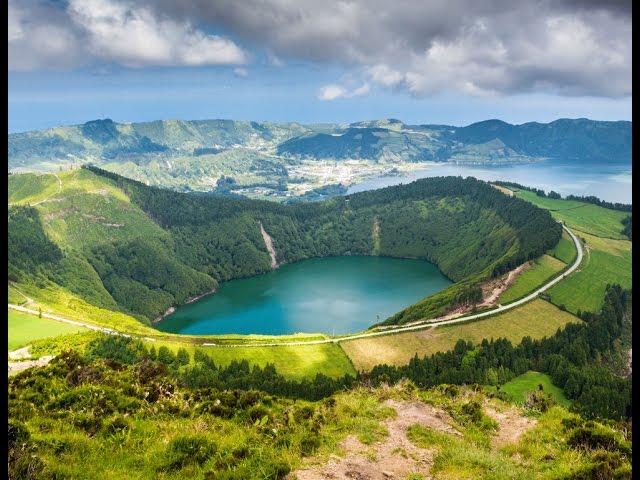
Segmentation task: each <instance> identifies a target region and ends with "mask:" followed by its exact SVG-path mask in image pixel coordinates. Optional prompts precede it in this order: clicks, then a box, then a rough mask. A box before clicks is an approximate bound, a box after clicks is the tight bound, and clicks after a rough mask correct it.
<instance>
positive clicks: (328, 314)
mask: <svg viewBox="0 0 640 480" xmlns="http://www.w3.org/2000/svg"><path fill="white" fill-rule="evenodd" d="M451 283H452V282H451V281H450V280H449V279H447V278H446V277H445V276H444V275H443V274H442V273H441V272H440V271H439V270H438V269H437V267H436V266H435V265H433V264H432V263H430V262H428V261H426V260H417V259H401V258H389V257H367V256H346V257H327V258H313V259H309V260H303V261H301V262H296V263H293V264H286V265H282V266H280V267H279V268H278V269H276V270H273V271H271V272H268V273H265V274H262V275H258V276H255V277H250V278H244V279H237V280H231V281H228V282H224V283H221V284H220V288H219V290H218V291H217V292H216V293H214V294H211V295H207V296H205V297H203V298H201V299H200V300H197V301H195V302H193V303H189V304H186V305H182V306H180V307H178V308H177V309H176V311H175V312H174V313H172V314H171V315H168V316H167V317H165V318H164V319H163V320H162V321H160V322H159V323H158V324H156V327H157V328H158V329H159V330H162V331H165V332H171V333H181V334H191V335H205V334H206V335H216V334H232V333H236V334H251V333H255V334H264V335H285V334H293V333H299V332H307V333H326V334H330V335H332V334H336V335H337V334H344V333H351V332H357V331H360V330H364V329H366V328H367V327H369V326H371V325H373V324H374V323H377V322H380V321H382V320H384V319H385V318H387V317H389V316H391V315H393V314H394V313H396V312H398V311H399V310H401V309H403V308H404V307H408V306H409V305H411V304H413V303H415V302H417V301H418V300H421V299H422V298H424V297H426V296H428V295H431V294H433V293H436V292H438V291H440V290H442V289H444V288H445V287H447V286H449V285H450V284H451Z"/></svg>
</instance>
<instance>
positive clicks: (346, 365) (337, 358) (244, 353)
mask: <svg viewBox="0 0 640 480" xmlns="http://www.w3.org/2000/svg"><path fill="white" fill-rule="evenodd" d="M147 345H155V346H156V348H158V347H159V346H160V345H166V346H167V347H169V348H170V349H171V350H173V351H177V350H178V348H180V347H181V346H183V345H180V344H177V343H173V342H171V343H169V342H154V343H147ZM185 349H186V350H187V351H188V352H189V353H190V354H191V355H192V356H193V353H194V352H195V351H196V349H199V350H201V351H203V352H205V353H206V354H207V355H209V356H210V357H211V358H213V360H214V361H215V362H216V363H217V364H218V365H228V364H229V363H231V362H232V361H233V360H243V359H246V360H247V361H248V362H249V364H250V365H259V366H261V367H263V366H265V365H266V364H267V363H272V364H273V365H275V367H276V370H277V371H278V372H279V373H281V374H282V375H285V376H287V377H290V378H295V379H297V380H300V379H302V378H312V377H314V376H315V375H316V374H317V373H324V374H325V375H327V376H330V377H341V376H343V375H345V374H351V375H355V373H356V372H355V370H354V368H353V365H352V364H351V361H350V360H349V357H347V355H346V354H345V353H344V351H343V350H342V349H341V348H340V347H339V346H338V345H336V344H334V343H323V344H319V345H295V346H279V347H198V346H193V345H191V346H185Z"/></svg>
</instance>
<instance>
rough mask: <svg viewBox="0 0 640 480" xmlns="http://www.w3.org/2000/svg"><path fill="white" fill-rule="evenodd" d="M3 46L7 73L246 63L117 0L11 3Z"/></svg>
mask: <svg viewBox="0 0 640 480" xmlns="http://www.w3.org/2000/svg"><path fill="white" fill-rule="evenodd" d="M8 40H9V69H10V70H34V69H42V68H45V69H48V68H72V67H75V66H78V65H81V64H88V63H91V62H94V61H95V60H102V61H104V62H116V63H119V64H121V65H124V66H127V67H144V66H148V65H157V66H201V65H242V64H245V63H247V62H248V60H249V55H248V54H247V53H246V52H245V51H244V50H243V49H242V48H240V47H239V46H238V45H236V44H235V43H234V42H233V41H232V40H230V39H228V38H224V37H221V36H217V35H210V34H208V33H205V32H204V31H202V30H199V29H197V28H195V27H194V26H193V25H192V24H191V23H190V22H189V21H187V20H182V21H176V20H174V19H171V18H168V17H167V16H166V15H165V16H162V15H159V14H158V13H157V12H155V11H154V10H153V9H152V8H150V7H147V6H141V5H135V4H133V3H127V2H126V1H121V0H69V3H68V4H67V6H66V8H63V7H61V6H60V5H58V4H54V3H48V2H40V1H38V0H19V1H17V0H10V1H9V5H8Z"/></svg>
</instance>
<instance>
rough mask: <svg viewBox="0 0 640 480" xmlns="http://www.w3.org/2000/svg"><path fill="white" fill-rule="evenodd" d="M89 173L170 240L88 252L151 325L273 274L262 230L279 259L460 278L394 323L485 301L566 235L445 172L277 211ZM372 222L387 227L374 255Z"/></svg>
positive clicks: (521, 206) (115, 291)
mask: <svg viewBox="0 0 640 480" xmlns="http://www.w3.org/2000/svg"><path fill="white" fill-rule="evenodd" d="M87 169H88V170H90V171H91V172H94V173H95V174H98V175H100V176H102V177H106V178H108V179H111V180H112V181H114V182H115V184H116V185H117V186H118V187H119V188H121V189H122V190H123V191H124V192H126V194H127V195H128V196H129V198H130V199H131V201H132V202H133V203H134V204H135V205H137V206H138V207H139V208H140V209H142V211H144V212H145V213H146V215H147V216H148V217H149V218H151V219H153V220H154V221H155V222H156V223H157V224H158V225H159V226H160V227H162V228H163V229H164V230H165V231H166V232H168V234H169V235H168V237H167V238H163V239H157V238H148V237H143V236H140V237H138V238H132V239H125V240H121V241H119V242H117V243H113V244H107V245H99V246H96V247H93V248H92V249H91V251H89V252H87V261H88V262H89V263H90V264H91V265H92V267H93V269H94V270H95V272H97V274H98V275H99V277H100V278H101V280H102V283H103V284H104V288H106V290H108V291H109V293H110V295H111V296H112V297H113V299H114V300H115V301H116V302H117V303H118V305H119V306H120V308H121V309H122V310H123V311H126V312H132V313H134V314H136V315H139V316H140V315H141V316H144V317H145V318H148V319H151V318H154V317H156V316H158V315H160V314H162V313H163V312H164V311H165V310H166V309H167V308H168V307H169V306H171V305H176V304H180V303H182V302H184V301H185V300H186V299H187V298H188V297H190V296H193V295H196V294H198V293H202V292H204V291H209V290H211V289H213V288H215V287H216V286H217V284H218V282H221V281H225V280H229V279H233V278H239V277H246V276H251V275H256V274H259V273H264V272H266V271H269V270H270V268H271V266H270V260H269V255H268V252H267V251H266V247H265V246H264V241H263V239H262V236H261V233H260V224H261V223H262V224H263V225H264V228H265V230H266V231H267V232H268V234H269V235H270V236H271V237H272V240H273V244H274V247H275V250H276V255H277V260H278V263H290V262H295V261H299V260H302V259H305V258H311V257H324V256H333V255H371V254H377V255H385V256H394V257H411V258H424V259H427V260H429V261H431V262H433V263H435V264H436V265H437V266H438V267H439V269H440V270H441V271H442V272H443V273H444V274H445V275H446V276H448V277H449V278H451V279H452V280H454V281H457V282H460V283H459V284H454V285H452V286H451V287H449V288H448V289H447V290H445V291H444V292H440V294H439V296H438V297H436V298H435V299H434V300H433V301H431V300H427V301H426V302H424V301H423V302H421V303H420V304H419V306H417V307H416V308H414V309H410V310H407V311H406V312H404V313H401V314H399V315H397V316H395V317H393V320H392V321H393V322H394V323H404V322H407V321H410V320H411V319H413V318H415V317H416V316H424V315H431V314H440V313H443V312H444V311H445V310H446V309H448V308H453V307H455V305H456V304H457V303H463V302H473V301H477V300H479V297H478V295H479V291H480V289H479V286H478V284H479V282H480V281H481V280H483V279H485V278H486V277H489V276H492V275H493V276H495V275H500V274H502V273H504V272H506V271H507V270H509V269H511V268H513V267H515V266H517V265H519V264H521V263H522V262H524V261H526V260H529V259H532V258H535V257H537V256H539V255H541V254H542V253H543V252H544V251H546V250H548V249H549V248H551V247H552V246H553V245H555V244H556V243H557V241H558V239H559V238H560V234H561V227H560V225H559V224H558V223H556V222H555V221H554V220H553V219H552V218H551V216H550V215H549V213H548V212H546V211H544V210H542V209H538V208H537V207H535V206H533V205H531V204H529V203H528V202H525V201H523V200H519V199H514V198H509V197H507V196H505V195H503V194H502V193H500V192H498V191H497V190H495V189H494V188H492V187H490V186H489V185H487V184H486V183H485V182H481V181H479V180H476V179H474V178H467V179H462V178H459V177H438V178H431V179H424V180H419V181H417V182H414V183H411V184H409V185H400V186H395V187H388V188H384V189H380V190H376V191H370V192H361V193H357V194H353V195H348V196H345V197H339V198H334V199H331V200H327V201H324V202H309V203H297V204H294V205H281V204H276V203H273V202H267V201H257V200H248V199H243V198H229V197H225V196H216V195H192V194H184V193H179V192H175V191H171V190H165V189H160V188H155V187H149V186H146V185H144V184H142V183H139V182H136V181H134V180H130V179H127V178H124V177H120V176H118V175H116V174H113V173H110V172H107V171H104V170H101V169H99V168H97V167H87ZM374 219H377V221H378V222H379V225H380V229H379V239H378V240H379V242H377V244H378V248H376V249H375V252H374V239H373V223H374ZM142 259H144V260H142ZM131 291H135V292H137V294H136V295H131V293H130V292H131ZM140 299H142V300H140Z"/></svg>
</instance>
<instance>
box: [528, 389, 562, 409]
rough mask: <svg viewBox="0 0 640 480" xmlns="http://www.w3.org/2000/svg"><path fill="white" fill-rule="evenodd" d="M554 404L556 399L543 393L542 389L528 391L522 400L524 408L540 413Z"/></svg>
mask: <svg viewBox="0 0 640 480" xmlns="http://www.w3.org/2000/svg"><path fill="white" fill-rule="evenodd" d="M555 404H556V401H555V400H554V399H553V398H552V397H551V396H550V395H547V394H545V393H544V392H543V391H542V389H540V390H538V391H536V392H529V393H528V394H527V399H526V400H525V402H524V406H525V407H526V408H530V409H532V410H536V411H538V412H540V413H544V412H546V411H547V410H549V409H550V408H551V407H553V406H554V405H555Z"/></svg>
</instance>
